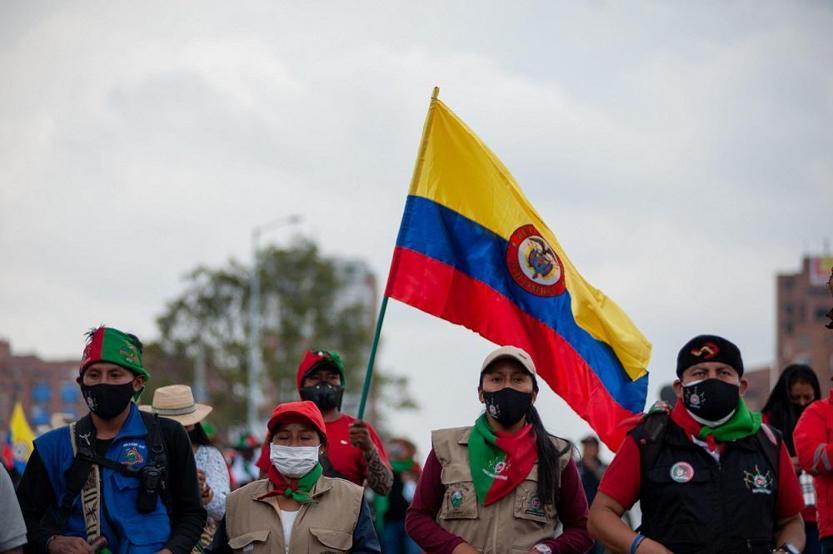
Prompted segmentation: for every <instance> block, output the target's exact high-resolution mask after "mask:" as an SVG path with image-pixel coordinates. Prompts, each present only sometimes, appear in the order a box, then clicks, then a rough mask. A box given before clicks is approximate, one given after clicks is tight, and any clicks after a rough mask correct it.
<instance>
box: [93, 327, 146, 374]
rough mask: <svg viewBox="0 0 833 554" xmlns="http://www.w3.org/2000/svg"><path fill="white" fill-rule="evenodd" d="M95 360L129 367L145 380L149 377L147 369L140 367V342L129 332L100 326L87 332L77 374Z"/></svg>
mask: <svg viewBox="0 0 833 554" xmlns="http://www.w3.org/2000/svg"><path fill="white" fill-rule="evenodd" d="M96 362H108V363H111V364H116V365H119V366H121V367H123V368H125V369H129V370H130V371H132V372H133V373H135V374H136V375H141V376H142V377H144V378H145V380H146V381H147V380H149V379H150V373H148V370H147V369H145V368H144V367H142V343H141V341H140V340H139V339H138V338H137V337H136V335H131V334H130V333H124V332H122V331H119V330H118V329H114V328H113V327H105V326H103V325H102V326H100V327H97V328H96V329H93V330H92V331H90V332H89V333H87V345H86V346H85V347H84V354H83V355H82V356H81V368H80V371H79V375H84V371H85V370H86V369H87V368H88V367H90V366H91V365H92V364H94V363H96Z"/></svg>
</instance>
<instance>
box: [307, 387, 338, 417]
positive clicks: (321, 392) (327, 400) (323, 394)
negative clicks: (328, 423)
mask: <svg viewBox="0 0 833 554" xmlns="http://www.w3.org/2000/svg"><path fill="white" fill-rule="evenodd" d="M299 392H300V393H301V400H310V401H311V402H313V403H314V404H315V405H316V406H318V409H319V410H321V411H322V412H329V411H330V410H332V409H333V408H341V397H342V395H343V394H344V387H341V386H336V385H333V384H330V383H318V384H317V385H314V386H312V387H304V388H302V389H301V390H300V391H299Z"/></svg>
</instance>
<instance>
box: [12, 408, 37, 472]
mask: <svg viewBox="0 0 833 554" xmlns="http://www.w3.org/2000/svg"><path fill="white" fill-rule="evenodd" d="M9 432H10V433H11V439H12V440H11V443H12V451H13V453H14V458H15V460H16V461H26V460H28V459H29V455H30V454H31V453H32V450H33V446H32V441H34V440H35V433H34V432H32V428H31V427H29V422H28V421H26V415H25V414H24V413H23V405H22V404H21V403H20V402H15V405H14V410H13V411H12V418H11V420H10V421H9Z"/></svg>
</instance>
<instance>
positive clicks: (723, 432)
mask: <svg viewBox="0 0 833 554" xmlns="http://www.w3.org/2000/svg"><path fill="white" fill-rule="evenodd" d="M760 428H761V414H760V413H758V412H753V411H751V410H750V409H749V407H748V406H747V405H746V402H744V401H743V398H739V399H738V407H737V409H736V410H735V414H734V415H733V416H732V417H731V418H730V419H729V421H727V422H726V423H724V424H722V425H718V426H717V427H708V426H706V425H703V426H702V427H701V428H700V438H701V439H705V438H707V437H708V436H709V435H712V436H714V438H715V440H716V441H718V442H732V441H736V440H738V439H742V438H745V437H749V436H751V435H754V434H755V433H757V432H758V429H760Z"/></svg>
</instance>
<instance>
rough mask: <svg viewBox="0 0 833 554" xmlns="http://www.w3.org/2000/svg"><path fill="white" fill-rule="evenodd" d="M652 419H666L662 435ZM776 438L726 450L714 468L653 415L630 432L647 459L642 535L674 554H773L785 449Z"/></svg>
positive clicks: (760, 437) (755, 438) (761, 437)
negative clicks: (781, 454) (780, 464)
mask: <svg viewBox="0 0 833 554" xmlns="http://www.w3.org/2000/svg"><path fill="white" fill-rule="evenodd" d="M654 418H664V420H665V421H662V423H661V425H660V426H659V429H660V431H659V432H656V430H651V424H650V423H649V422H650V421H651V420H652V419H654ZM653 423H654V425H653V427H657V426H656V423H657V421H656V420H654V422H653ZM773 435H774V437H775V443H773V442H772V440H771V439H770V438H769V437H768V436H767V434H766V432H765V431H764V430H763V429H760V430H759V431H758V433H756V434H755V435H752V436H750V437H746V438H743V439H740V440H738V441H735V442H731V443H727V444H726V445H725V446H724V449H723V452H722V453H721V456H720V462H717V461H715V459H714V458H712V457H711V455H709V454H708V453H707V452H706V450H705V449H704V448H703V447H701V446H698V445H696V444H693V443H692V442H691V441H690V440H689V439H688V437H686V435H685V432H684V431H683V430H682V429H681V428H680V427H678V426H677V425H676V424H674V422H673V421H671V418H670V417H668V416H667V415H655V416H650V417H649V418H648V420H646V422H645V423H643V424H642V425H640V426H639V427H637V428H636V429H635V430H634V431H633V437H634V439H635V440H636V444H637V445H638V446H639V449H640V452H641V454H642V457H641V460H642V468H641V471H642V488H641V491H640V503H641V507H642V526H641V527H640V529H639V530H640V532H641V533H642V534H643V535H645V536H646V537H649V538H651V539H653V540H656V541H658V542H659V543H661V544H662V545H664V546H665V547H666V548H668V549H669V550H671V551H672V552H675V553H676V554H685V553H688V552H692V553H693V552H715V553H716V552H755V553H757V552H761V553H765V552H769V551H770V549H771V548H772V547H773V541H774V540H775V523H776V518H775V506H776V498H777V494H778V460H779V457H778V454H779V448H780V436H778V435H777V434H776V433H775V432H773ZM653 437H655V438H653Z"/></svg>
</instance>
